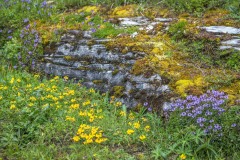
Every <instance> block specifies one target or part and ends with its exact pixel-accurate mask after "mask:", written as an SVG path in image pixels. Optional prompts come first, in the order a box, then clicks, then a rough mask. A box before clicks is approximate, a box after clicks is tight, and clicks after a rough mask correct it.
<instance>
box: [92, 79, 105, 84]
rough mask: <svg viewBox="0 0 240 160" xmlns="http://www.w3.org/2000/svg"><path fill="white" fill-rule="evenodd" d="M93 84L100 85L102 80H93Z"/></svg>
mask: <svg viewBox="0 0 240 160" xmlns="http://www.w3.org/2000/svg"><path fill="white" fill-rule="evenodd" d="M93 83H94V84H101V83H103V80H93Z"/></svg>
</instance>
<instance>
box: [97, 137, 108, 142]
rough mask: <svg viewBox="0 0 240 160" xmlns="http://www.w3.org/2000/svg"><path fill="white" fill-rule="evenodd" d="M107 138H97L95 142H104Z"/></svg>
mask: <svg viewBox="0 0 240 160" xmlns="http://www.w3.org/2000/svg"><path fill="white" fill-rule="evenodd" d="M106 140H107V138H97V139H96V140H95V142H96V143H102V142H105V141H106Z"/></svg>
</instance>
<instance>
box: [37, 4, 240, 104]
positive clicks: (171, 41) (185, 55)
mask: <svg viewBox="0 0 240 160" xmlns="http://www.w3.org/2000/svg"><path fill="white" fill-rule="evenodd" d="M141 15H144V16H146V17H149V18H150V19H151V18H155V17H159V16H161V17H168V16H171V17H172V18H174V19H175V20H174V21H173V22H171V24H170V29H169V31H168V32H166V31H163V30H162V24H158V25H157V26H155V33H154V34H151V33H147V32H145V31H140V32H139V34H138V35H137V36H136V37H134V38H132V37H130V34H131V33H133V32H135V31H137V27H135V28H132V27H131V28H127V29H119V28H118V27H117V23H118V21H117V18H118V17H132V16H141ZM208 25H226V26H235V27H239V26H240V24H239V22H237V21H234V20H233V19H231V18H229V12H228V11H226V10H223V9H216V10H210V11H207V12H205V13H204V14H203V16H202V17H194V16H191V15H190V14H180V15H175V14H174V13H173V12H171V11H169V10H166V9H162V10H160V9H159V8H156V7H149V8H146V7H145V8H143V7H142V6H137V5H128V6H120V7H116V8H110V9H109V8H106V7H101V6H86V7H83V8H80V9H76V10H73V11H70V12H65V13H62V14H59V15H56V16H54V17H52V19H51V22H50V23H46V22H40V21H39V22H37V29H38V30H39V31H40V33H42V37H43V42H44V43H45V44H47V43H49V41H51V40H52V39H54V37H57V36H56V35H54V31H56V30H60V31H64V30H65V31H66V30H69V29H80V30H94V31H93V32H94V33H93V35H94V36H97V37H99V38H106V37H107V38H111V39H112V41H110V42H109V43H108V44H107V47H108V48H109V49H114V48H118V49H120V51H121V52H122V53H126V52H128V51H133V52H145V53H146V56H145V57H144V58H143V59H139V60H137V62H136V63H135V65H134V66H133V69H132V73H133V74H136V75H138V74H145V75H149V74H153V73H159V74H161V75H162V76H164V77H166V78H168V79H170V86H171V88H172V90H173V91H175V92H176V93H177V94H179V95H181V96H186V95H189V94H201V93H203V92H205V91H206V90H207V89H218V90H221V91H225V92H226V93H228V94H229V95H230V97H232V103H234V101H235V100H237V99H239V98H240V96H239V92H240V89H239V88H240V87H239V83H240V80H239V73H238V71H239V68H237V69H232V68H231V67H228V66H226V65H225V64H223V65H222V63H225V62H226V64H227V63H228V61H226V60H220V61H218V62H215V61H216V58H219V54H221V53H220V51H218V50H217V48H218V46H219V44H220V43H219V42H220V41H221V40H222V39H228V37H227V36H224V37H222V38H219V37H216V36H214V35H212V34H208V33H206V32H204V31H202V30H200V29H199V28H198V26H208ZM119 34H121V36H117V35H119ZM146 42H147V43H146ZM203 52H204V54H202V53H203ZM237 54H239V53H237ZM228 59H229V58H228ZM230 60H231V61H230V62H229V63H231V62H232V61H234V58H232V59H230ZM232 63H234V62H232ZM236 63H237V64H238V62H236ZM219 75H223V76H219ZM185 82H186V83H185ZM233 86H234V87H233Z"/></svg>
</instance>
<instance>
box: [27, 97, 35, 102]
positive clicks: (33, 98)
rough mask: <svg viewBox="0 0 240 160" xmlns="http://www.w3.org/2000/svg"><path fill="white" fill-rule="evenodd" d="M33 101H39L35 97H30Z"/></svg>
mask: <svg viewBox="0 0 240 160" xmlns="http://www.w3.org/2000/svg"><path fill="white" fill-rule="evenodd" d="M29 99H30V100H31V101H36V100H37V99H36V98H35V97H30V98H29Z"/></svg>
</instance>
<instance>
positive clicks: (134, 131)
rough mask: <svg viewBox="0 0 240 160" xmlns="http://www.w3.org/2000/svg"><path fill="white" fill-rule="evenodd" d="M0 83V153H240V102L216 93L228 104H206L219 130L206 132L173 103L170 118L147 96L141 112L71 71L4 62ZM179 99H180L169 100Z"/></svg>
mask: <svg viewBox="0 0 240 160" xmlns="http://www.w3.org/2000/svg"><path fill="white" fill-rule="evenodd" d="M0 90H1V92H0V103H1V112H0V117H1V121H0V122H1V123H0V127H1V131H0V137H1V138H0V142H1V143H0V148H1V149H0V158H3V159H6V158H7V159H32V158H34V159H66V158H69V159H81V158H86V159H111V158H115V159H116V158H117V159H169V158H173V157H175V158H177V159H184V157H186V158H187V159H191V158H194V159H209V158H211V159H218V158H224V157H228V158H231V159H236V160H237V159H239V158H240V157H239V156H240V153H239V150H240V148H239V147H240V146H239V134H238V130H239V126H238V125H239V121H240V117H239V107H237V106H235V107H231V108H228V107H226V106H224V105H222V103H224V102H225V101H221V99H224V98H220V99H219V100H218V101H219V107H223V109H224V110H226V111H225V112H224V113H223V114H222V115H221V116H220V115H218V114H217V113H216V112H214V108H213V110H209V111H212V112H213V115H211V114H210V113H209V114H210V115H211V116H209V118H208V119H209V120H211V118H214V119H215V123H218V124H219V125H221V126H222V129H223V130H222V132H221V133H222V134H221V137H217V136H218V134H220V133H218V134H217V135H215V134H210V135H208V134H207V135H206V134H205V133H204V132H203V130H202V129H201V128H199V127H198V125H199V124H198V123H197V122H194V120H193V119H192V120H193V122H192V123H191V124H189V123H190V121H189V120H187V119H186V120H187V121H184V119H183V118H182V115H181V114H182V113H181V112H180V113H179V112H177V111H178V110H176V112H174V114H170V115H171V117H170V119H169V120H167V121H166V120H163V119H161V118H159V117H158V116H157V115H156V114H154V113H151V112H149V113H147V112H146V110H147V107H148V104H145V107H141V109H140V111H139V112H134V111H127V110H126V106H124V105H122V104H121V102H117V101H115V100H114V97H112V98H110V99H109V98H108V95H107V94H103V95H101V94H99V93H98V92H96V91H95V90H94V89H90V90H87V89H85V88H83V87H81V84H80V83H78V84H74V83H72V82H71V81H69V80H68V77H63V78H60V77H54V78H51V79H49V80H47V79H45V78H43V79H42V78H40V76H39V75H37V74H35V75H30V74H28V73H26V72H18V71H12V70H6V69H4V68H1V70H0ZM213 93H215V92H213ZM217 93H218V94H221V95H222V93H220V92H217ZM209 94H210V93H209ZM214 95H215V94H214ZM209 96H210V95H209ZM211 96H213V95H211ZM189 98H190V97H189ZM206 98H207V97H206ZM220 102H221V104H220ZM177 103H184V102H180V101H177V102H176V104H175V103H174V104H173V106H176V105H177ZM189 103H190V102H189ZM211 103H212V102H211ZM211 103H209V104H210V105H211ZM202 104H208V103H205V102H202ZM183 105H187V104H183ZM219 109H221V108H219ZM205 111H206V110H205ZM205 111H204V112H203V113H202V116H203V117H205V115H204V114H205ZM219 111H221V113H222V111H223V110H219ZM206 113H207V112H206ZM215 114H216V115H215ZM166 116H169V115H168V112H166ZM186 118H187V117H186ZM206 118H207V117H206ZM216 138H217V139H216ZM226 145H227V146H228V147H225V146H226Z"/></svg>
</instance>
